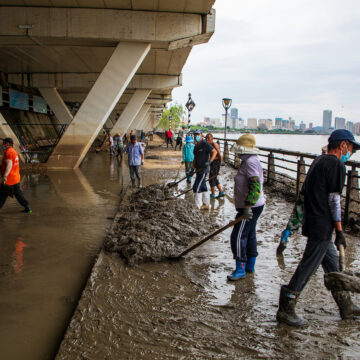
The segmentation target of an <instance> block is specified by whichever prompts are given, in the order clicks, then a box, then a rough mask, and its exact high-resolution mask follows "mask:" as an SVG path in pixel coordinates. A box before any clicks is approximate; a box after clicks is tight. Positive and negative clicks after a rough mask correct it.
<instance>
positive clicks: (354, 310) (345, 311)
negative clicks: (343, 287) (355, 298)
mask: <svg viewBox="0 0 360 360" xmlns="http://www.w3.org/2000/svg"><path fill="white" fill-rule="evenodd" d="M331 294H332V296H333V298H334V300H335V302H336V304H337V306H338V307H339V310H340V316H341V318H342V319H343V320H347V319H352V318H353V317H354V316H360V308H359V307H358V306H356V305H355V304H354V303H353V302H352V300H351V296H350V293H349V292H348V291H331Z"/></svg>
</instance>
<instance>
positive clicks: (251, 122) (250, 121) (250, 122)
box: [247, 118, 257, 129]
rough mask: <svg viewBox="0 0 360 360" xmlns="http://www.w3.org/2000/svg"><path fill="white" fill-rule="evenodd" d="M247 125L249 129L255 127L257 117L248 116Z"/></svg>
mask: <svg viewBox="0 0 360 360" xmlns="http://www.w3.org/2000/svg"><path fill="white" fill-rule="evenodd" d="M247 127H248V128H249V129H257V119H255V118H250V119H248V120H247Z"/></svg>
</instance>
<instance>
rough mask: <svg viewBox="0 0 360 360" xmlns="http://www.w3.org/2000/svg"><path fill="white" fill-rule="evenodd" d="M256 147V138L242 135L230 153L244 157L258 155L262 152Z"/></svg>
mask: <svg viewBox="0 0 360 360" xmlns="http://www.w3.org/2000/svg"><path fill="white" fill-rule="evenodd" d="M255 145H256V140H255V136H254V135H251V134H245V135H241V136H240V137H239V138H238V139H237V140H236V143H235V144H233V146H232V147H231V148H230V151H231V152H233V153H235V154H239V155H243V154H249V155H252V154H254V155H256V154H259V153H260V150H259V149H258V148H256V147H255Z"/></svg>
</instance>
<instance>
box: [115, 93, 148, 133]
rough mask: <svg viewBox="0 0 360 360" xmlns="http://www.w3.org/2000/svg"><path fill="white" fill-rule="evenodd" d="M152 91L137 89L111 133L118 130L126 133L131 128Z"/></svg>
mask: <svg viewBox="0 0 360 360" xmlns="http://www.w3.org/2000/svg"><path fill="white" fill-rule="evenodd" d="M150 93H151V90H148V89H137V90H136V91H135V93H134V95H133V96H132V97H131V99H130V101H129V102H128V104H127V105H126V108H125V109H124V111H123V112H122V114H121V115H120V118H119V120H118V121H117V122H116V124H115V125H114V127H113V129H112V131H111V133H114V134H115V133H117V132H118V133H121V134H124V133H125V132H126V131H127V130H128V129H129V128H131V126H132V125H131V124H132V123H133V121H134V119H135V118H136V116H137V115H138V113H139V112H140V109H141V107H142V106H143V105H144V104H145V101H146V100H147V98H148V96H149V95H150Z"/></svg>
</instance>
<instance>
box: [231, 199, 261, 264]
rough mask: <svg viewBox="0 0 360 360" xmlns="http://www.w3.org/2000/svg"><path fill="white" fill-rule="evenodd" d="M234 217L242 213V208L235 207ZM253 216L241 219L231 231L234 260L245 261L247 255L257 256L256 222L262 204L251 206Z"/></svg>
mask: <svg viewBox="0 0 360 360" xmlns="http://www.w3.org/2000/svg"><path fill="white" fill-rule="evenodd" d="M236 210H237V212H238V213H237V214H236V217H235V219H237V218H238V217H240V216H241V215H243V213H244V209H242V208H241V209H236ZM251 210H252V213H253V218H252V219H251V220H250V221H246V220H242V221H240V222H239V223H237V224H236V225H235V226H234V228H233V231H232V233H231V237H230V240H231V251H232V253H233V255H234V259H235V260H239V261H241V262H246V261H247V257H248V256H252V257H257V256H258V252H257V241H256V223H257V221H258V218H259V216H260V214H261V213H262V211H263V210H264V205H262V206H258V207H253V208H251Z"/></svg>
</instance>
